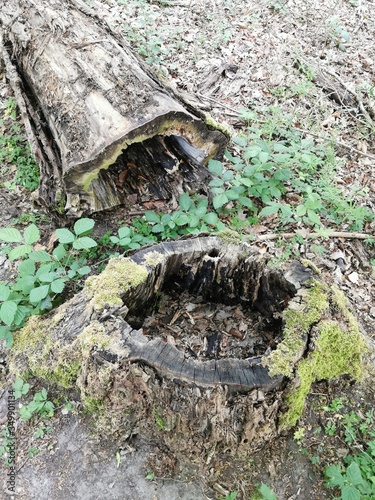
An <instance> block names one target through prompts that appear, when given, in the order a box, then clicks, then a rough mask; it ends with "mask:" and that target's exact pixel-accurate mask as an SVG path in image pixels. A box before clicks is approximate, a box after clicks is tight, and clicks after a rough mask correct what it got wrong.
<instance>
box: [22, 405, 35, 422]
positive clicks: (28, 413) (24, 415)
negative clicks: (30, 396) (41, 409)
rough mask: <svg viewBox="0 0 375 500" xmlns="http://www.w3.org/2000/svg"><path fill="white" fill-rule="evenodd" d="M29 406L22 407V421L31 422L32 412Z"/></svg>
mask: <svg viewBox="0 0 375 500" xmlns="http://www.w3.org/2000/svg"><path fill="white" fill-rule="evenodd" d="M28 406H29V405H27V406H22V407H21V408H20V417H21V418H22V420H30V418H31V417H32V415H33V414H32V412H31V411H30V409H29V408H28Z"/></svg>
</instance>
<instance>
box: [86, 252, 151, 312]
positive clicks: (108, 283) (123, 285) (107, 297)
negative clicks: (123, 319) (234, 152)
mask: <svg viewBox="0 0 375 500" xmlns="http://www.w3.org/2000/svg"><path fill="white" fill-rule="evenodd" d="M147 274H148V273H147V269H146V267H145V266H140V265H139V264H136V263H135V262H133V261H132V260H130V259H128V258H125V257H117V258H115V259H111V260H110V261H109V264H108V266H107V267H106V268H105V270H104V271H103V272H102V273H101V274H99V275H98V276H91V277H90V278H88V279H87V280H86V283H85V290H86V292H89V294H91V296H92V300H91V303H92V306H93V307H94V309H95V310H101V309H104V308H105V307H113V306H122V296H123V295H124V293H125V292H126V291H128V290H129V289H130V288H135V287H136V286H138V285H140V284H141V283H143V282H144V281H145V280H146V278H147Z"/></svg>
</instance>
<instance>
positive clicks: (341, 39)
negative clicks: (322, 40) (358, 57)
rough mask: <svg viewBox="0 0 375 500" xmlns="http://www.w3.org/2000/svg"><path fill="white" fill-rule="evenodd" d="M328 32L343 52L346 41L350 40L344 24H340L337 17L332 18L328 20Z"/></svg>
mask: <svg viewBox="0 0 375 500" xmlns="http://www.w3.org/2000/svg"><path fill="white" fill-rule="evenodd" d="M328 26H329V34H330V36H331V38H332V39H333V40H334V42H335V44H336V45H337V47H338V48H339V49H340V50H342V51H343V52H345V51H346V45H345V44H346V43H348V42H349V41H350V34H349V33H348V31H347V30H346V28H345V26H342V25H341V24H340V22H339V20H338V19H336V18H332V19H329V20H328Z"/></svg>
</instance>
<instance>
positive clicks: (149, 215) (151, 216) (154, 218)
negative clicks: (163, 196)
mask: <svg viewBox="0 0 375 500" xmlns="http://www.w3.org/2000/svg"><path fill="white" fill-rule="evenodd" d="M145 218H146V221H147V222H160V217H159V216H158V215H157V214H156V213H155V212H154V211H153V210H146V212H145Z"/></svg>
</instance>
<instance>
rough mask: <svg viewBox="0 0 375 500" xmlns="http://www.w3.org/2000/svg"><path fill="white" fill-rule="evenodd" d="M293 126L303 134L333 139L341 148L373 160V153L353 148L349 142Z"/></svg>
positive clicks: (322, 138)
mask: <svg viewBox="0 0 375 500" xmlns="http://www.w3.org/2000/svg"><path fill="white" fill-rule="evenodd" d="M293 128H294V129H295V130H298V131H299V132H303V133H304V134H310V135H312V136H313V137H316V138H317V139H320V140H321V141H333V142H334V143H335V144H337V145H338V146H342V147H343V148H346V149H349V150H350V151H353V153H357V154H359V155H362V156H365V157H366V158H371V160H375V155H371V154H369V153H365V152H364V151H360V150H359V149H356V148H353V146H350V145H349V144H346V143H345V142H342V141H339V140H337V139H334V138H333V137H322V136H321V135H319V134H315V133H314V132H311V131H310V130H306V129H303V128H300V127H293Z"/></svg>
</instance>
